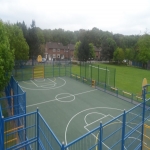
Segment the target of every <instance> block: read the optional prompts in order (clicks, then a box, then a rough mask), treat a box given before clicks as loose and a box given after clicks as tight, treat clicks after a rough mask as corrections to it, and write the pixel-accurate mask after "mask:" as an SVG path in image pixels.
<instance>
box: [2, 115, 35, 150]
mask: <svg viewBox="0 0 150 150" xmlns="http://www.w3.org/2000/svg"><path fill="white" fill-rule="evenodd" d="M36 114H37V113H36V112H32V113H29V114H23V115H19V116H15V117H11V118H6V119H4V131H5V132H4V133H5V134H4V139H5V141H4V142H5V149H20V148H27V149H30V150H31V149H36V141H37V133H36Z"/></svg>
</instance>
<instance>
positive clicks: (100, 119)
mask: <svg viewBox="0 0 150 150" xmlns="http://www.w3.org/2000/svg"><path fill="white" fill-rule="evenodd" d="M106 117H108V115H104V117H102V118H100V119H97V120H95V121H93V122H91V123H89V124H86V125H85V126H84V127H87V126H90V125H91V124H93V123H95V122H97V121H100V120H101V119H104V118H106Z"/></svg>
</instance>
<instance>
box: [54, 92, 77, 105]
mask: <svg viewBox="0 0 150 150" xmlns="http://www.w3.org/2000/svg"><path fill="white" fill-rule="evenodd" d="M63 94H68V95H69V96H65V97H60V98H57V97H58V96H59V95H63ZM68 97H73V99H72V100H70V101H61V99H64V98H68ZM55 99H56V100H57V101H59V102H67V103H68V102H72V101H74V100H75V96H74V95H73V94H70V93H60V94H57V95H56V96H55Z"/></svg>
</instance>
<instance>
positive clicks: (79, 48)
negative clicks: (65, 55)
mask: <svg viewBox="0 0 150 150" xmlns="http://www.w3.org/2000/svg"><path fill="white" fill-rule="evenodd" d="M84 42H85V41H84ZM84 42H83V41H82V42H80V41H79V42H77V43H76V44H75V51H74V56H75V58H76V59H78V60H79V61H87V60H89V59H90V60H92V59H94V58H95V48H94V45H93V44H92V43H86V42H85V43H84Z"/></svg>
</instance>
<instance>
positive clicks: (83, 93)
mask: <svg viewBox="0 0 150 150" xmlns="http://www.w3.org/2000/svg"><path fill="white" fill-rule="evenodd" d="M92 91H95V90H90V91H86V92H82V93H77V94H74V96H75V95H80V94H84V93H89V92H92ZM68 94H69V93H68ZM56 96H57V95H56ZM72 96H73V94H72V95H69V96H65V97H60V98H58V99H59V100H60V99H63V98H68V97H72ZM55 100H57V99H56V98H55V99H53V100H48V101H45V102H40V103H36V104H32V105H28V106H26V107H31V106H35V105H40V104H44V103H49V102H51V101H55ZM60 102H62V101H60ZM64 102H66V101H64ZM67 102H70V101H67Z"/></svg>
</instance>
